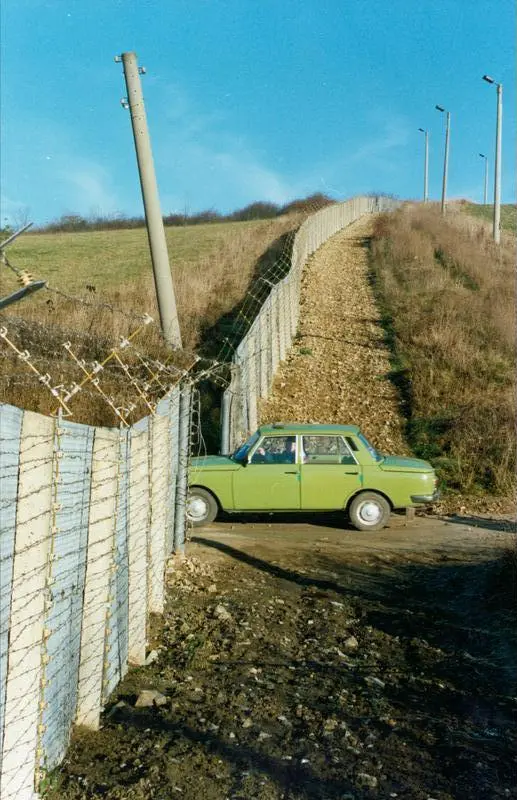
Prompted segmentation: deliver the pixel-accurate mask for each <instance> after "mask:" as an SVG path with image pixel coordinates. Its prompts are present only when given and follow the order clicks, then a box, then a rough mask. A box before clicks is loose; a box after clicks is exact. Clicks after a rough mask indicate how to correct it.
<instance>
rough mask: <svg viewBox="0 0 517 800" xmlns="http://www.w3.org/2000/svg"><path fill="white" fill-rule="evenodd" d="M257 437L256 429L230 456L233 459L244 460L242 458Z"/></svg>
mask: <svg viewBox="0 0 517 800" xmlns="http://www.w3.org/2000/svg"><path fill="white" fill-rule="evenodd" d="M258 438H259V432H258V431H256V432H255V433H254V434H253V436H250V438H249V439H248V440H247V441H246V442H244V444H241V446H240V447H238V448H237V450H236V451H235V453H232V456H231V457H232V459H233V460H234V461H244V459H245V458H246V456H247V455H248V453H249V451H250V449H251V448H252V447H253V445H254V444H256V442H257V441H258Z"/></svg>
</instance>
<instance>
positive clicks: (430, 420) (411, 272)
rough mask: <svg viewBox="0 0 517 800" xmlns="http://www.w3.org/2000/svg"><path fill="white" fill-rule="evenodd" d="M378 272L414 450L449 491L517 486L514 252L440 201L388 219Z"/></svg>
mask: <svg viewBox="0 0 517 800" xmlns="http://www.w3.org/2000/svg"><path fill="white" fill-rule="evenodd" d="M372 264H373V278H374V282H375V286H376V290H377V294H378V299H379V301H380V303H381V307H382V309H383V321H384V326H385V330H386V335H387V337H388V339H389V340H390V344H391V347H392V351H393V366H394V370H393V379H394V381H395V382H396V383H397V384H398V386H399V389H400V392H401V398H402V401H403V406H404V409H405V412H406V416H407V419H408V425H407V431H408V437H409V440H410V443H411V445H412V447H413V449H414V450H415V451H416V452H417V453H419V454H420V455H422V456H424V457H426V458H430V459H431V460H432V461H434V463H435V465H436V466H437V467H438V468H439V469H440V472H441V475H442V477H443V478H444V479H445V480H446V482H447V484H448V486H449V488H452V489H456V490H459V491H462V492H469V493H472V492H476V491H491V492H500V493H503V494H508V493H510V492H512V491H513V489H514V485H515V375H514V372H515V285H514V269H515V249H514V241H513V237H510V236H509V235H507V234H503V240H502V244H501V247H496V246H495V245H494V243H493V241H492V240H491V238H490V232H489V226H488V225H487V224H484V223H482V222H478V221H475V220H471V219H469V218H468V217H466V216H463V215H460V213H459V212H454V211H451V212H450V213H448V215H447V216H446V218H445V219H444V218H442V216H441V215H440V214H439V211H438V209H437V208H435V207H432V206H431V207H424V206H407V207H405V208H403V209H402V210H400V211H398V212H396V213H395V214H391V215H384V216H382V217H381V218H380V219H379V221H378V223H377V226H376V232H375V238H374V241H373V244H372Z"/></svg>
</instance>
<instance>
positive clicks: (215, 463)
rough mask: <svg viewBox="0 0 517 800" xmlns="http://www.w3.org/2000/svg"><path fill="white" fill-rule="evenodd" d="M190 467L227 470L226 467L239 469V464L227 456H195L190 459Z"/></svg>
mask: <svg viewBox="0 0 517 800" xmlns="http://www.w3.org/2000/svg"><path fill="white" fill-rule="evenodd" d="M190 468H191V469H192V470H198V469H202V470H207V469H217V470H227V469H231V470H233V469H240V468H241V465H240V464H238V463H237V462H236V461H233V460H232V459H231V458H229V457H228V456H195V457H194V458H192V459H191V461H190Z"/></svg>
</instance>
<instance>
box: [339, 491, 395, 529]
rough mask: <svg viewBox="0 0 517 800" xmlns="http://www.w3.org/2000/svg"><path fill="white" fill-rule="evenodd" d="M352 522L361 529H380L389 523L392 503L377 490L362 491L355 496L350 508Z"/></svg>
mask: <svg viewBox="0 0 517 800" xmlns="http://www.w3.org/2000/svg"><path fill="white" fill-rule="evenodd" d="M349 515H350V522H351V523H352V525H353V526H354V528H357V530H359V531H378V530H380V529H381V528H384V527H385V525H387V524H388V521H389V518H390V515H391V508H390V504H389V503H388V501H387V500H386V498H384V497H383V496H382V495H380V494H377V492H361V494H358V495H357V497H354V499H353V500H352V502H351V504H350V509H349Z"/></svg>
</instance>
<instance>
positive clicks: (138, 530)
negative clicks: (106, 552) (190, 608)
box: [128, 420, 150, 664]
mask: <svg viewBox="0 0 517 800" xmlns="http://www.w3.org/2000/svg"><path fill="white" fill-rule="evenodd" d="M147 422H148V421H147V420H146V425H145V426H144V427H143V429H142V426H139V427H140V430H137V426H136V425H134V426H133V427H132V428H131V431H130V439H129V446H130V456H129V457H130V474H129V530H128V570H129V589H128V591H129V597H128V602H129V631H128V659H129V661H130V663H132V664H143V663H144V661H145V643H146V626H147V559H148V552H147V550H148V537H149V522H150V516H149V455H148V450H149V426H148V424H147Z"/></svg>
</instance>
